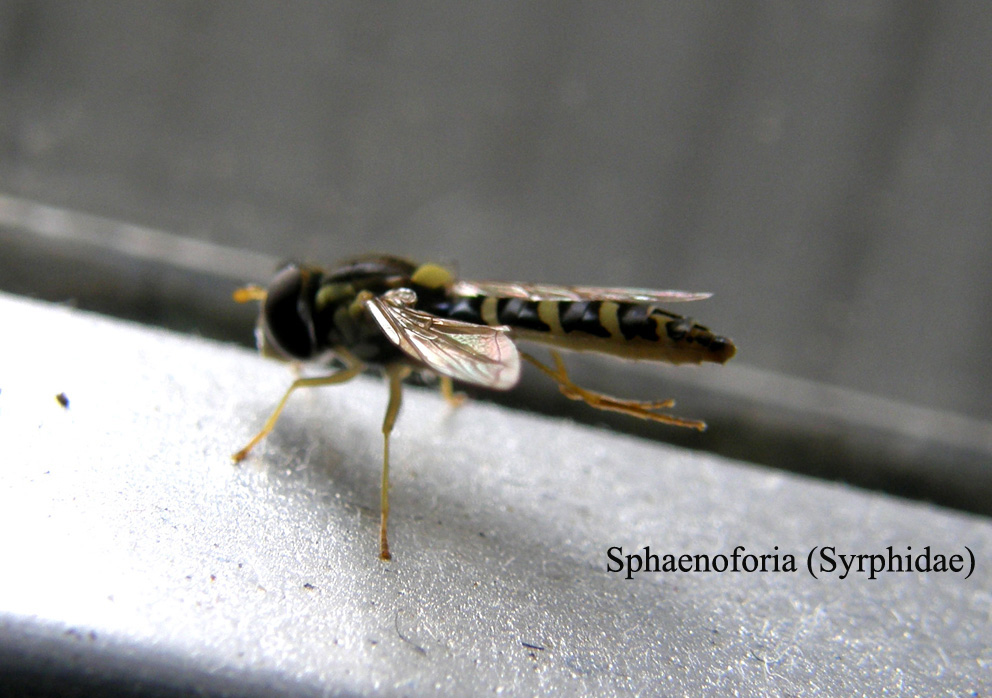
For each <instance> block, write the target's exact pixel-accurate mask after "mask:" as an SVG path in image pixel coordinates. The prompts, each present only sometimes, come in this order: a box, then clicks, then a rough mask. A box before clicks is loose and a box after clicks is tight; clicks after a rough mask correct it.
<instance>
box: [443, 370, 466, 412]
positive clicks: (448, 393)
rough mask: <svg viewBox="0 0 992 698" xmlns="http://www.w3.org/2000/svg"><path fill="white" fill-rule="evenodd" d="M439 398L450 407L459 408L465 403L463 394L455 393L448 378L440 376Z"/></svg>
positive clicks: (452, 384) (453, 386)
mask: <svg viewBox="0 0 992 698" xmlns="http://www.w3.org/2000/svg"><path fill="white" fill-rule="evenodd" d="M441 396H442V397H443V398H444V400H445V402H447V403H448V404H449V405H451V406H452V407H459V406H460V405H461V404H462V403H463V402H465V393H456V392H455V384H454V383H453V382H452V381H451V377H450V376H441Z"/></svg>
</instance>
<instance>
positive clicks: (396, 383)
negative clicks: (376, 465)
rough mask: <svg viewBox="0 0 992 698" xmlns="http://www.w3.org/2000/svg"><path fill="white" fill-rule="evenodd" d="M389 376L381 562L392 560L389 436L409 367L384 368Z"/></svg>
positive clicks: (403, 365) (383, 460)
mask: <svg viewBox="0 0 992 698" xmlns="http://www.w3.org/2000/svg"><path fill="white" fill-rule="evenodd" d="M386 375H388V376H389V405H388V407H386V417H385V418H384V419H383V420H382V439H383V441H382V490H381V493H380V497H381V501H380V509H381V512H382V513H381V519H380V523H379V557H380V558H381V559H383V560H390V559H392V557H393V556H392V555H390V554H389V540H388V538H387V536H386V528H387V525H388V523H389V434H390V433H391V432H392V431H393V425H394V424H396V416H397V415H398V414H399V413H400V405H401V404H402V403H403V379H404V378H406V377H407V376H409V375H410V367H409V366H407V365H405V364H391V365H390V366H388V367H387V368H386Z"/></svg>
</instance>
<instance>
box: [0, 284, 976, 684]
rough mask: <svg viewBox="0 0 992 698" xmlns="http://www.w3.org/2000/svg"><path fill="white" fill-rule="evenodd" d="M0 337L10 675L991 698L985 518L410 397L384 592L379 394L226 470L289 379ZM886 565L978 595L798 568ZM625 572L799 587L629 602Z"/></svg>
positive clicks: (48, 322)
mask: <svg viewBox="0 0 992 698" xmlns="http://www.w3.org/2000/svg"><path fill="white" fill-rule="evenodd" d="M0 319H2V322H3V328H4V341H3V342H2V343H0V454H2V456H0V560H2V573H0V628H2V633H0V638H2V639H0V657H2V658H10V657H13V656H19V657H21V658H22V659H23V660H24V661H25V662H26V665H28V666H35V667H41V666H47V667H49V668H50V669H51V671H52V672H54V673H59V675H62V676H68V677H69V678H68V679H66V681H71V680H72V677H74V676H75V677H89V678H88V679H85V680H87V681H90V682H92V680H93V676H94V675H96V676H98V677H103V678H105V679H106V681H107V682H109V683H111V684H112V683H113V682H114V681H127V680H129V681H131V682H132V685H133V684H134V683H138V684H140V682H141V681H146V682H149V683H150V684H152V683H154V684H155V685H159V686H162V685H164V686H167V687H172V688H173V689H175V690H180V689H182V690H187V689H188V690H194V689H196V690H202V691H205V692H210V691H215V692H221V691H222V690H226V691H229V692H231V691H238V690H239V689H240V691H241V692H243V693H245V694H248V693H258V694H266V693H268V694H275V693H282V694H296V695H311V694H369V693H376V694H378V695H437V694H444V695H489V694H499V693H506V694H508V695H545V694H558V695H560V694H572V695H578V694H589V695H603V696H626V695H744V696H766V695H773V696H774V695H783V696H784V695H900V696H901V695H906V696H909V695H928V696H937V695H947V696H950V695H956V696H960V695H973V693H972V692H974V695H986V694H987V693H988V692H989V691H990V690H992V649H990V646H989V637H990V616H992V576H990V573H989V569H990V567H989V562H990V558H992V524H990V522H989V521H988V520H986V519H983V518H980V517H974V516H966V515H960V514H955V513H952V512H949V511H945V510H939V509H935V508H931V507H928V506H926V505H923V504H918V503H906V502H903V501H899V500H897V499H893V498H890V497H887V496H883V495H878V494H870V493H865V492H861V491H856V490H853V489H850V488H847V487H844V486H839V485H829V484H823V483H820V482H816V481H813V480H810V479H805V478H801V477H796V476H788V475H782V474H779V473H777V472H773V471H770V470H766V469H761V468H756V467H751V466H748V464H746V463H739V462H731V461H728V460H723V459H718V458H714V457H711V456H706V455H701V454H696V453H693V452H690V451H685V450H679V449H676V448H673V447H669V446H664V445H660V444H656V443H648V442H644V441H641V440H638V439H635V438H632V437H627V436H618V435H615V434H612V433H609V432H606V431H604V430H597V429H592V428H588V427H580V426H576V425H574V424H571V423H568V422H564V421H557V420H550V419H545V418H537V417H534V416H531V415H527V414H522V413H514V412H512V411H508V410H506V409H503V408H498V407H494V406H491V405H484V404H479V403H470V404H467V405H465V406H463V407H462V408H460V409H457V410H453V409H451V408H449V407H448V406H447V405H446V404H445V403H444V402H443V400H442V399H441V398H440V396H439V395H437V394H436V393H435V392H432V391H428V390H426V389H421V388H413V389H410V390H408V391H407V394H406V402H405V404H404V409H403V413H402V414H401V416H400V420H399V422H398V424H397V427H396V430H395V432H394V439H393V443H392V447H393V449H392V450H393V453H392V455H393V458H394V463H393V489H392V506H393V513H392V519H391V523H392V528H391V543H392V547H393V553H394V555H395V559H394V560H393V561H392V562H390V563H384V562H382V561H380V560H379V559H378V557H377V555H376V551H377V541H376V528H377V523H378V510H377V502H378V485H379V468H380V458H381V448H382V443H381V434H380V425H381V419H382V413H383V410H384V407H385V401H386V388H385V385H384V384H382V383H381V382H380V381H377V380H375V379H374V378H371V377H369V378H360V379H357V380H355V381H354V382H352V383H350V384H348V385H345V386H340V387H335V388H329V389H325V390H311V391H307V392H304V393H302V394H300V395H296V396H294V397H293V399H292V402H291V403H290V406H289V408H288V409H287V411H286V413H285V415H284V417H283V418H282V420H281V421H280V423H279V425H278V428H277V429H276V431H275V432H274V433H273V434H272V435H271V437H270V438H269V439H268V440H267V441H265V442H264V443H263V444H262V445H261V446H260V447H259V448H258V449H257V450H256V451H255V452H254V453H253V454H252V455H251V457H250V458H249V459H248V460H246V461H245V462H244V463H242V464H241V465H238V466H236V465H234V464H232V462H231V460H230V454H231V453H232V452H233V451H234V450H236V449H237V448H238V447H240V446H241V445H242V444H243V442H244V441H245V440H246V439H248V438H249V437H250V436H251V435H252V433H253V432H254V431H255V430H256V429H257V428H258V427H259V426H260V425H261V423H262V421H263V420H264V418H265V416H266V415H267V414H268V412H269V411H270V409H271V408H272V406H273V405H274V403H275V401H276V400H277V399H278V397H279V396H280V394H281V392H282V390H283V389H284V388H285V387H286V385H287V383H288V381H289V380H290V376H291V374H290V372H289V371H288V370H287V369H286V368H285V367H283V366H280V365H278V364H275V363H269V362H266V361H263V360H261V359H259V358H258V357H256V356H255V355H253V354H252V353H250V352H248V351H246V350H243V349H240V348H233V347H229V346H224V345H219V344H215V343H211V342H207V341H203V340H199V339H196V338H193V337H187V336H179V335H174V334H169V333H166V332H163V331H158V330H151V329H147V328H143V327H140V326H134V325H128V324H125V323H122V322H118V321H110V320H106V319H103V318H100V317H97V316H92V315H88V314H85V313H80V312H77V311H73V310H71V309H68V308H59V307H53V306H47V305H43V304H40V303H35V302H28V301H24V300H19V299H13V298H11V297H2V298H0ZM59 394H64V395H65V397H66V398H67V399H68V406H66V407H63V406H62V405H61V404H60V403H59V402H58V401H57V400H56V395H59ZM890 545H891V546H894V547H895V548H896V549H897V550H904V549H905V547H906V546H912V548H913V551H914V552H917V551H919V552H922V551H923V548H924V546H931V550H932V551H934V552H936V551H940V552H944V553H948V554H950V553H964V551H965V546H967V547H968V548H970V550H971V551H972V552H973V553H974V555H975V557H976V559H977V567H976V569H975V571H974V573H973V574H972V575H971V577H970V578H968V579H965V578H964V574H951V573H947V574H938V573H919V572H912V573H889V574H882V575H880V576H878V578H877V579H868V578H867V575H865V574H857V573H852V574H850V575H849V576H847V578H845V579H840V578H839V573H837V572H834V573H833V574H821V575H820V579H814V578H813V577H812V576H811V575H810V574H809V572H808V571H807V570H806V567H805V565H806V555H807V553H808V552H809V551H810V550H811V549H812V548H813V547H814V546H835V547H836V550H837V552H838V553H841V552H843V553H847V554H852V553H883V552H884V551H885V548H886V546H890ZM612 546H622V547H623V550H624V554H631V553H635V552H637V551H640V550H641V549H642V548H643V547H644V546H650V548H651V551H652V552H655V553H657V554H659V555H662V554H665V553H672V554H675V555H681V554H690V555H696V554H710V555H717V554H724V555H727V556H730V555H731V554H732V553H733V551H734V549H735V548H736V547H737V546H743V547H744V549H745V550H746V552H747V553H754V554H761V553H768V554H774V553H778V554H779V555H780V556H781V557H780V558H779V559H780V560H781V561H784V559H785V556H786V555H787V554H792V555H794V556H795V558H796V562H797V566H798V569H797V571H795V572H784V571H780V572H765V573H761V572H750V573H748V572H737V573H733V572H723V573H717V572H709V573H704V572H689V573H686V572H680V573H664V572H659V573H642V574H636V575H633V578H632V579H629V580H628V579H626V578H625V577H626V575H625V574H623V573H611V572H608V571H607V567H608V564H610V560H609V558H608V556H607V551H608V549H609V548H611V547H612ZM776 546H777V550H776ZM965 554H967V553H965ZM783 564H784V563H783ZM4 669H5V671H10V670H11V667H10V666H9V665H8V666H6V667H4ZM40 675H41V673H39V676H40ZM79 680H81V681H82V680H84V679H82V678H80V679H79Z"/></svg>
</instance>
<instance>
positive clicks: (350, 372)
mask: <svg viewBox="0 0 992 698" xmlns="http://www.w3.org/2000/svg"><path fill="white" fill-rule="evenodd" d="M345 361H346V362H347V363H348V366H347V367H346V368H344V369H342V370H340V371H338V372H337V373H334V374H332V375H330V376H316V377H313V378H297V379H296V380H295V381H293V383H292V385H290V386H289V390H287V391H286V393H285V394H284V395H283V396H282V400H280V401H279V404H278V405H276V408H275V410H273V412H272V414H271V415H270V416H269V419H268V421H266V422H265V426H263V427H262V429H261V431H259V432H258V433H257V434H255V436H254V437H252V440H251V441H249V442H248V443H247V444H246V445H245V447H244V448H242V449H241V450H240V451H238V452H237V453H235V454H234V455H233V456H231V458H233V459H234V460H235V462H238V461H242V460H244V459H245V457H246V456H247V455H248V452H249V451H251V450H252V449H253V448H255V446H257V445H258V442H259V441H261V440H262V439H264V438H265V437H266V436H268V435H269V432H271V431H272V430H273V429H274V428H275V426H276V422H278V421H279V415H280V414H282V410H283V408H284V407H285V406H286V402H287V401H288V400H289V396H290V395H292V394H293V391H294V390H296V389H297V388H317V387H320V386H323V385H336V384H338V383H345V382H347V381H350V380H351V379H352V378H354V377H355V376H357V375H358V374H359V373H361V372H362V370H363V369H364V368H365V367H364V366H363V365H362V364H361V363H360V362H359V361H358V360H357V359H352V358H350V357H346V358H345Z"/></svg>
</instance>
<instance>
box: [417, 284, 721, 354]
mask: <svg viewBox="0 0 992 698" xmlns="http://www.w3.org/2000/svg"><path fill="white" fill-rule="evenodd" d="M431 312H434V313H436V314H438V315H442V316H444V317H450V318H452V319H455V320H462V321H464V322H472V323H477V324H487V325H508V326H509V327H511V328H513V336H514V338H518V339H522V340H528V341H533V342H541V343H545V344H551V345H554V346H556V347H559V348H562V349H571V350H575V351H595V352H600V353H605V354H613V355H615V356H620V357H624V358H630V359H647V360H655V361H668V362H670V363H676V364H678V363H701V362H703V361H713V362H716V363H721V364H722V363H724V362H726V361H727V360H729V359H730V358H731V357H732V356H733V355H734V353H735V352H736V349H735V347H734V344H733V342H732V341H730V340H729V339H727V338H725V337H720V336H718V335H715V334H713V333H712V332H711V331H710V330H709V329H707V328H706V327H703V326H702V325H697V324H696V323H694V322H693V321H692V320H690V319H688V318H685V317H682V316H681V315H676V314H674V313H670V312H668V311H666V310H662V309H661V308H658V307H656V306H653V305H648V304H643V303H626V302H618V301H612V300H605V301H604V300H577V301H573V300H528V299H525V298H497V297H494V296H472V297H456V298H453V299H448V300H446V301H445V302H444V303H443V304H441V305H440V306H438V307H435V308H433V309H432V311H431Z"/></svg>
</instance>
